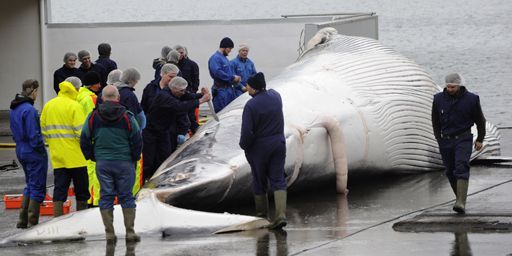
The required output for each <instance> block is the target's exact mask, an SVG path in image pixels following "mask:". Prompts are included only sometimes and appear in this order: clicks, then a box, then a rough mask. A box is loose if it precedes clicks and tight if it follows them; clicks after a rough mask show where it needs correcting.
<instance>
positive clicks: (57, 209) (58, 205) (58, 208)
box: [53, 201, 64, 217]
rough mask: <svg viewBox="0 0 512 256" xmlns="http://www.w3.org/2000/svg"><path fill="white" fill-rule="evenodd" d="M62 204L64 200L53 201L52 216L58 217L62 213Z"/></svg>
mask: <svg viewBox="0 0 512 256" xmlns="http://www.w3.org/2000/svg"><path fill="white" fill-rule="evenodd" d="M63 206H64V202H62V201H54V202H53V217H59V216H62V215H64V210H63V209H62V207H63Z"/></svg>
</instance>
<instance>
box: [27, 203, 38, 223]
mask: <svg viewBox="0 0 512 256" xmlns="http://www.w3.org/2000/svg"><path fill="white" fill-rule="evenodd" d="M40 207H41V203H39V202H37V201H36V200H32V199H30V203H29V204H28V227H29V228H30V227H32V226H35V225H37V224H38V223H39V208H40Z"/></svg>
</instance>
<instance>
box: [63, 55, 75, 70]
mask: <svg viewBox="0 0 512 256" xmlns="http://www.w3.org/2000/svg"><path fill="white" fill-rule="evenodd" d="M77 58H78V57H77V56H76V54H75V53H74V52H66V54H64V59H63V60H64V65H66V67H68V68H74V67H75V65H76V59H77Z"/></svg>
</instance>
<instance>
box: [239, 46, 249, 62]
mask: <svg viewBox="0 0 512 256" xmlns="http://www.w3.org/2000/svg"><path fill="white" fill-rule="evenodd" d="M247 55H249V46H248V45H246V44H241V45H240V46H239V47H238V56H240V58H242V59H247Z"/></svg>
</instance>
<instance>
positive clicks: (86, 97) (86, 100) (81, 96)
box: [76, 87, 98, 120]
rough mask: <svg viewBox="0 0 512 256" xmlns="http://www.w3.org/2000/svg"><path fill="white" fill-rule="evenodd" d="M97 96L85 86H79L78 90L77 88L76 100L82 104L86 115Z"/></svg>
mask: <svg viewBox="0 0 512 256" xmlns="http://www.w3.org/2000/svg"><path fill="white" fill-rule="evenodd" d="M97 97H98V96H96V94H95V93H94V92H93V91H91V90H90V89H89V88H87V87H80V90H78V95H77V96H76V101H78V103H80V105H82V108H83V109H84V114H85V116H86V117H87V115H89V113H91V112H92V110H93V109H94V107H95V106H96V98H97ZM84 120H85V119H84Z"/></svg>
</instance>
